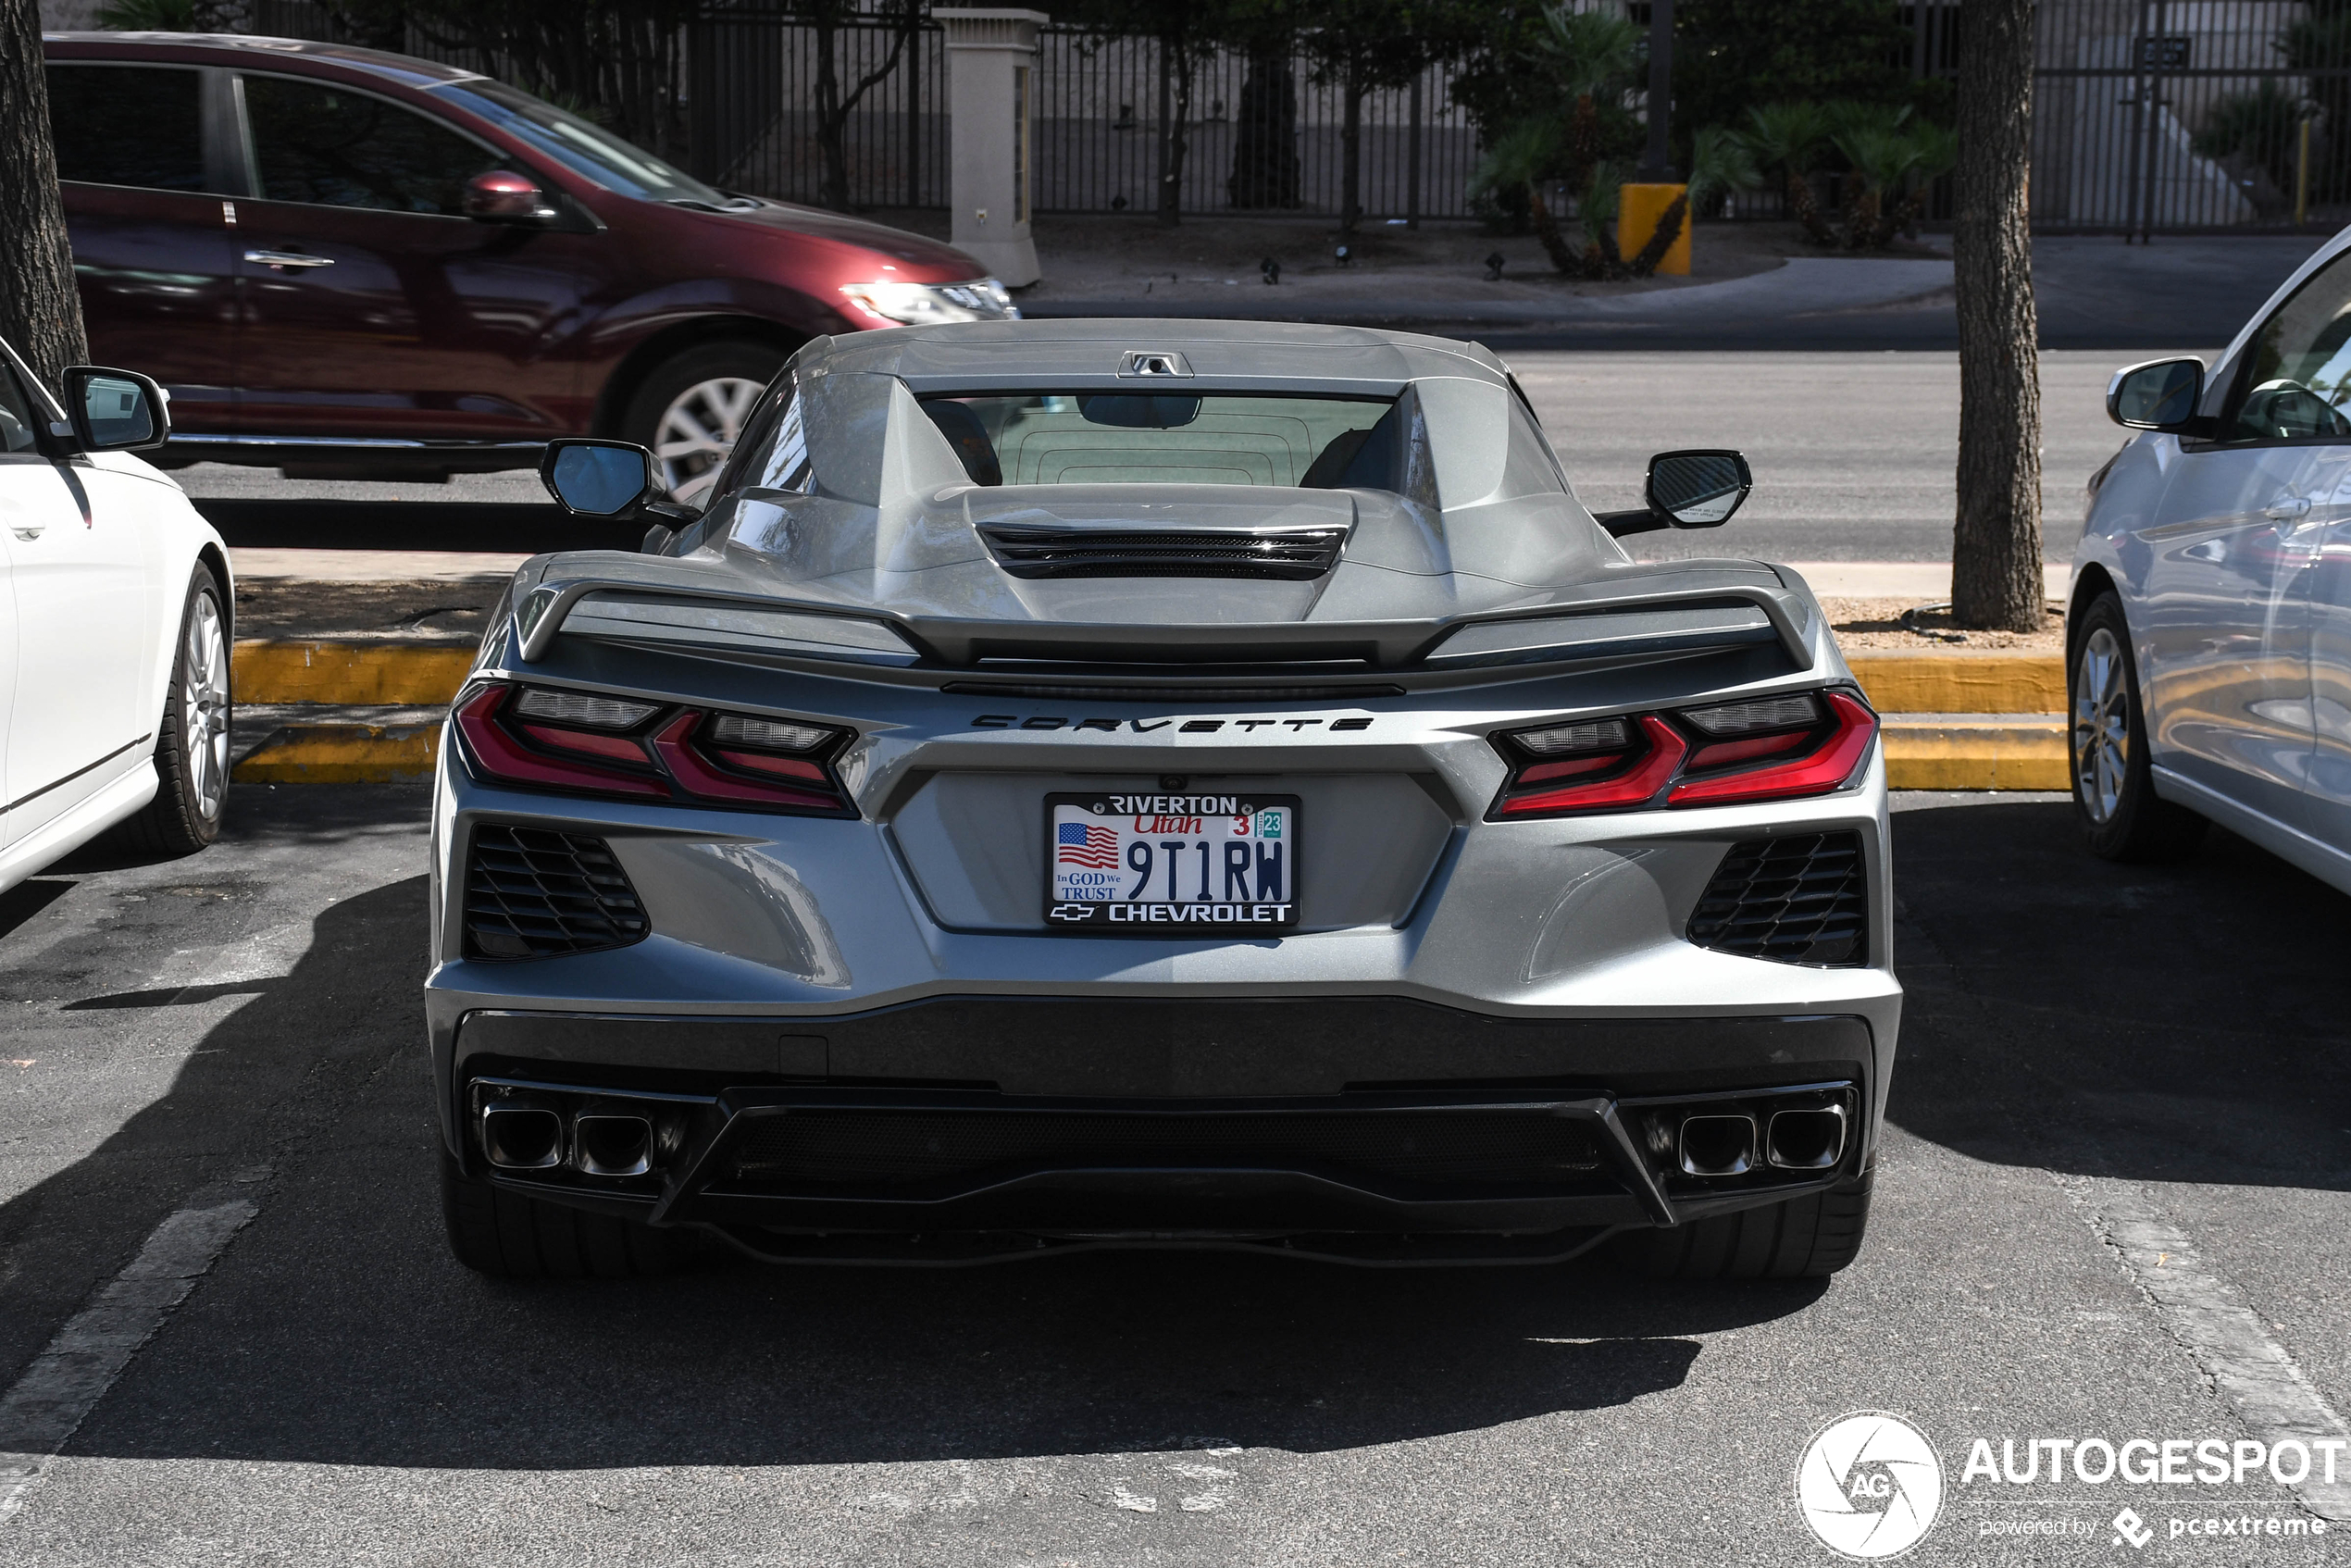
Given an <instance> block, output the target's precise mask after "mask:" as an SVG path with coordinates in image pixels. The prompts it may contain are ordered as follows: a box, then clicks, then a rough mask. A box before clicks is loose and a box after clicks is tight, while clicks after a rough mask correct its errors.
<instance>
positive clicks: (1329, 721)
mask: <svg viewBox="0 0 2351 1568" xmlns="http://www.w3.org/2000/svg"><path fill="white" fill-rule="evenodd" d="M1175 723H1176V721H1175V720H1174V719H1172V718H1152V719H1142V718H1128V719H1116V718H1071V717H1070V716H1068V715H1066V714H1034V715H1030V716H1026V717H1024V716H1021V715H1019V714H981V715H980V716H978V717H977V718H975V719H973V720H972V723H971V727H972V728H974V729H1046V730H1060V729H1066V730H1093V731H1096V732H1097V733H1101V734H1105V735H1115V734H1117V733H1118V732H1119V731H1120V730H1121V729H1122V728H1124V729H1126V730H1131V731H1132V732H1133V733H1135V734H1137V735H1149V734H1150V733H1151V731H1152V730H1154V729H1164V728H1167V727H1168V726H1169V725H1171V724H1175ZM1316 726H1325V727H1327V728H1331V729H1333V730H1341V731H1344V730H1355V729H1369V728H1371V727H1372V721H1371V720H1370V719H1368V718H1363V717H1360V716H1359V717H1354V718H1188V719H1186V720H1184V721H1183V723H1182V724H1181V725H1180V726H1178V727H1177V728H1176V733H1177V734H1179V735H1215V734H1220V733H1222V732H1223V731H1224V730H1225V729H1226V728H1232V729H1237V730H1238V731H1239V732H1240V733H1242V734H1244V735H1254V734H1256V733H1257V732H1258V731H1259V730H1261V729H1267V728H1284V729H1287V730H1288V731H1289V732H1290V733H1291V734H1293V735H1299V734H1303V733H1304V732H1305V731H1306V730H1308V729H1311V728H1315V727H1316Z"/></svg>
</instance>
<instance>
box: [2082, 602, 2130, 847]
mask: <svg viewBox="0 0 2351 1568" xmlns="http://www.w3.org/2000/svg"><path fill="white" fill-rule="evenodd" d="M2130 767H2131V691H2130V687H2129V685H2128V684H2127V683H2126V682H2125V681H2124V679H2123V676H2122V649H2121V645H2120V644H2118V643H2117V642H2116V641H2115V640H2114V633H2113V631H2112V630H2110V629H2109V628H2106V627H2103V626H2101V627H2098V628H2096V629H2094V630H2093V631H2092V632H2091V633H2090V635H2089V636H2087V637H2085V638H2084V639H2083V640H2082V649H2081V652H2080V653H2079V654H2077V655H2076V657H2075V659H2074V663H2073V769H2074V772H2073V781H2074V789H2075V793H2076V794H2077V796H2078V797H2079V798H2080V800H2081V802H2082V812H2083V815H2085V816H2087V817H2088V818H2089V819H2090V821H2091V823H2092V824H2093V825H2094V826H2101V827H2102V826H2104V825H2105V824H2107V823H2108V822H2111V821H2113V820H2114V814H2115V813H2116V812H2117V811H2118V810H2120V809H2121V804H2122V787H2123V781H2124V779H2125V778H2127V776H2128V775H2129V772H2130Z"/></svg>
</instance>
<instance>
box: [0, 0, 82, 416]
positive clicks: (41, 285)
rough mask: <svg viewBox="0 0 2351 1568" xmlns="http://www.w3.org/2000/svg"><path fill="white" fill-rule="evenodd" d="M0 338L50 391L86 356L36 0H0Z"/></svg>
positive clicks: (39, 16)
mask: <svg viewBox="0 0 2351 1568" xmlns="http://www.w3.org/2000/svg"><path fill="white" fill-rule="evenodd" d="M0 234H5V235H6V236H7V243H6V244H0V337H5V338H6V339H7V340H8V342H11V343H13V344H15V345H16V349H17V352H18V353H19V354H21V355H24V357H25V363H26V364H28V365H30V366H31V367H32V370H33V373H34V374H35V375H37V376H39V377H40V378H41V379H42V380H44V381H46V382H48V383H49V386H50V387H51V389H52V390H55V389H56V387H57V386H58V384H59V380H60V376H59V373H60V372H61V371H63V370H64V369H65V367H67V366H68V365H79V364H81V362H82V361H83V360H85V359H87V358H89V357H90V347H89V341H88V340H87V339H86V338H84V337H83V336H82V331H81V296H80V295H79V294H77V293H76V292H74V285H73V249H72V247H71V246H70V245H69V244H68V243H67V240H66V214H65V207H64V205H63V204H62V203H61V202H60V201H59V199H58V196H57V157H56V149H55V148H54V147H52V146H51V145H50V142H49V79H48V77H47V75H46V74H45V73H44V70H43V68H42V62H41V8H40V6H39V3H38V0H0Z"/></svg>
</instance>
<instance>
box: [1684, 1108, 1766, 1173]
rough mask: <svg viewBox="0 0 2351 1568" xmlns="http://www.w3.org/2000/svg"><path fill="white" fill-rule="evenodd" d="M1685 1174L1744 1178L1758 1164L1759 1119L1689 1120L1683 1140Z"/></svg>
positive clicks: (1748, 1117)
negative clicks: (1756, 1131) (1756, 1161)
mask: <svg viewBox="0 0 2351 1568" xmlns="http://www.w3.org/2000/svg"><path fill="white" fill-rule="evenodd" d="M1679 1142H1680V1145H1681V1166H1682V1171H1683V1174H1685V1175H1686V1176H1744V1175H1746V1174H1747V1173H1748V1170H1750V1169H1752V1168H1753V1166H1754V1164H1755V1118H1754V1117H1752V1116H1745V1115H1707V1116H1685V1117H1683V1118H1682V1130H1681V1137H1680V1139H1679Z"/></svg>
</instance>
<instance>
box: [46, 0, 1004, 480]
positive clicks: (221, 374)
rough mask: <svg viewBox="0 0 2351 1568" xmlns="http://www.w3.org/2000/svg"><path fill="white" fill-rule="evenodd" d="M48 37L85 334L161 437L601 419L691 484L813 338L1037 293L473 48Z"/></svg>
mask: <svg viewBox="0 0 2351 1568" xmlns="http://www.w3.org/2000/svg"><path fill="white" fill-rule="evenodd" d="M44 44H45V46H46V52H47V56H48V63H49V102H50V114H51V119H52V122H53V126H54V129H55V131H56V147H57V173H58V176H59V178H60V179H61V180H62V181H63V182H64V190H65V207H66V217H67V221H68V225H69V226H70V229H71V230H72V236H73V261H74V272H75V274H76V276H77V277H79V279H80V280H81V305H82V312H83V316H84V317H85V319H86V320H87V322H88V324H89V331H90V340H91V341H90V352H91V354H92V355H93V357H94V358H95V359H97V360H98V361H100V362H102V363H105V364H108V365H123V366H128V367H131V368H133V369H137V370H143V371H145V372H147V373H148V374H149V375H152V376H154V377H155V380H158V381H161V382H162V383H163V384H164V385H165V386H166V387H168V388H169V389H170V392H171V397H172V404H171V417H172V426H173V435H172V441H171V444H170V445H169V446H168V447H167V448H165V449H164V450H163V452H161V453H159V454H156V455H157V456H159V457H162V458H163V459H164V460H165V461H166V463H167V464H172V463H175V462H176V463H193V462H199V461H206V460H209V461H215V462H230V463H254V464H263V465H267V466H270V467H283V468H284V469H286V470H287V472H288V473H289V474H292V475H295V476H309V477H315V478H393V477H419V478H421V477H428V476H439V475H446V474H449V473H457V472H480V471H486V470H490V469H496V468H512V467H529V466H531V465H534V464H536V463H537V462H538V460H539V443H540V442H543V441H545V440H546V439H547V438H549V437H551V436H558V435H583V434H595V435H609V436H617V437H620V438H621V439H624V440H627V441H633V442H641V443H642V444H643V445H646V446H648V447H651V448H652V449H653V451H654V452H655V453H656V454H659V456H660V457H661V459H662V461H663V463H664V464H665V467H666V469H667V477H668V479H670V480H671V481H672V488H673V489H674V490H676V491H677V492H679V493H680V494H681V495H684V496H687V497H690V496H691V495H692V494H693V492H695V491H696V490H697V489H698V488H699V486H700V484H702V483H706V482H707V481H708V479H709V477H710V476H712V475H715V472H716V468H717V465H718V462H719V460H720V459H721V458H722V457H723V456H724V455H725V454H726V451H727V449H728V447H730V446H731V445H732V444H733V442H734V437H735V434H736V432H737V430H738V429H740V424H741V421H742V417H743V416H744V415H745V414H746V413H747V412H748V411H749V410H750V409H751V407H752V406H753V403H754V401H755V400H756V397H757V394H758V392H759V390H760V389H761V388H762V387H764V386H765V385H766V383H767V381H768V380H770V379H771V378H772V377H773V376H774V375H775V373H776V371H777V368H778V367H781V365H782V364H783V362H784V359H785V357H786V356H787V355H790V353H791V352H792V350H794V349H795V348H797V347H799V346H800V344H802V342H806V341H808V340H809V339H810V338H813V337H816V336H819V335H820V334H825V333H834V332H847V331H857V330H864V329H866V328H875V327H893V326H899V325H902V324H910V323H924V322H934V321H970V320H976V319H987V318H993V317H1013V316H1017V315H1018V314H1019V313H1018V312H1017V311H1015V310H1014V309H1013V308H1012V305H1011V303H1010V301H1009V299H1008V298H1007V297H1006V295H1005V293H1004V291H1003V289H1002V288H1001V286H999V285H998V283H997V282H996V280H994V279H992V278H989V277H986V276H985V275H984V274H983V272H982V269H981V268H980V266H979V264H978V263H977V262H976V261H974V260H973V259H972V258H971V257H969V256H967V255H964V254H963V253H962V252H961V251H958V250H953V249H951V248H950V247H948V246H946V245H943V244H940V243H937V242H935V241H931V240H927V239H924V238H922V237H921V236H919V235H915V234H908V233H904V232H902V231H900V230H895V229H887V228H884V227H882V226H881V225H879V224H875V223H867V222H864V221H861V220H859V219H856V218H844V217H842V216H840V215H839V214H837V213H829V212H823V211H819V210H816V209H813V208H809V207H800V206H790V205H783V204H781V203H777V202H770V201H764V200H761V199H758V198H756V197H751V196H741V195H736V194H732V193H727V192H722V191H716V190H713V189H712V188H711V187H710V186H708V185H705V184H703V183H702V182H701V181H700V180H694V179H692V178H690V177H689V176H687V175H684V174H681V173H679V172H678V170H676V169H674V168H670V167H669V166H668V165H667V164H665V163H663V162H662V161H661V160H660V159H658V158H656V157H653V156H652V155H650V154H647V153H644V152H641V151H640V150H638V149H637V148H635V147H633V146H630V145H629V144H628V143H625V142H623V141H621V140H619V139H618V138H617V137H616V136H614V135H612V134H611V133H610V132H609V131H604V130H603V129H601V128H599V127H598V126H596V125H594V124H592V123H591V122H589V121H587V120H584V119H581V118H578V116H576V115H571V114H566V112H564V111H563V110H561V109H558V108H556V107H555V106H553V105H551V104H547V103H543V102H541V100H539V99H537V98H534V97H532V96H530V95H529V93H520V92H516V90H515V89H513V88H511V87H507V86H505V85H503V84H502V83H499V82H496V81H491V80H489V79H488V78H486V77H482V76H479V75H476V74H474V73H472V72H470V71H464V70H459V69H456V68H453V67H449V66H442V65H435V64H432V63H430V62H429V61H425V60H417V59H410V58H407V57H406V56H399V55H387V54H380V53H378V52H376V51H373V50H367V49H355V48H347V47H344V46H342V45H341V44H311V43H301V42H297V41H294V40H292V39H282V38H251V37H244V36H239V35H229V34H171V33H131V34H124V33H103V32H101V33H51V34H49V35H47V37H46V38H45V39H44Z"/></svg>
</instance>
